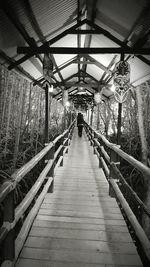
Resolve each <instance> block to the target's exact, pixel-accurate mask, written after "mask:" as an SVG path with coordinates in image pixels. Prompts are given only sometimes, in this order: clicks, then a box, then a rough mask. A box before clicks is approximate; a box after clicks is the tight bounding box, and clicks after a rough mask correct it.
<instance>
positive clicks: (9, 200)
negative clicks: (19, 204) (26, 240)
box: [3, 190, 15, 266]
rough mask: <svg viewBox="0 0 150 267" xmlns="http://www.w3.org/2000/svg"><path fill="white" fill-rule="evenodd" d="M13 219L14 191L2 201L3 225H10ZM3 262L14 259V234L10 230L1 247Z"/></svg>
mask: <svg viewBox="0 0 150 267" xmlns="http://www.w3.org/2000/svg"><path fill="white" fill-rule="evenodd" d="M14 217H15V204H14V190H13V191H11V192H10V193H9V194H8V196H7V197H6V199H5V201H4V224H6V225H7V224H12V223H13V221H14ZM3 255H4V260H5V261H8V262H13V261H14V259H15V232H14V229H11V230H10V231H9V233H8V235H7V236H6V239H5V241H4V246H3ZM9 266H11V265H9Z"/></svg>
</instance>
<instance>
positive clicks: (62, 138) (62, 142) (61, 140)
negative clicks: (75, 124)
mask: <svg viewBox="0 0 150 267" xmlns="http://www.w3.org/2000/svg"><path fill="white" fill-rule="evenodd" d="M60 145H62V149H61V151H60V157H62V160H61V162H60V166H63V164H64V157H63V154H64V136H62V137H61V139H60Z"/></svg>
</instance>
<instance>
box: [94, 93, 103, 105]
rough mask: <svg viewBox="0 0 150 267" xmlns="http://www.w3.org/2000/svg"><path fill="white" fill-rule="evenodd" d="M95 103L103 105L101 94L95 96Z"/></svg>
mask: <svg viewBox="0 0 150 267" xmlns="http://www.w3.org/2000/svg"><path fill="white" fill-rule="evenodd" d="M94 101H95V103H96V104H97V105H98V104H100V103H101V101H102V97H101V93H100V92H98V93H95V94H94Z"/></svg>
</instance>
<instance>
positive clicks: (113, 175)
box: [85, 123, 150, 262]
mask: <svg viewBox="0 0 150 267" xmlns="http://www.w3.org/2000/svg"><path fill="white" fill-rule="evenodd" d="M85 131H86V133H87V136H88V138H89V141H90V143H91V145H92V146H93V152H94V154H96V155H97V157H98V160H99V167H101V168H102V169H103V171H104V173H105V176H106V178H107V180H108V182H109V194H110V196H111V197H116V199H117V201H118V203H119V205H120V208H121V210H122V212H123V214H124V216H125V219H126V221H127V223H128V224H129V228H130V229H131V232H134V237H135V242H137V243H138V245H139V246H140V248H142V253H143V255H144V256H143V257H144V258H145V260H146V262H147V261H149V262H150V241H149V239H148V237H147V235H146V234H145V232H144V230H143V227H142V223H141V221H142V220H141V216H142V215H143V214H145V215H146V216H147V218H148V219H150V210H149V209H148V208H147V206H146V205H145V204H144V203H143V202H142V201H141V199H140V198H139V197H138V195H137V194H136V192H135V191H134V190H133V189H132V188H131V187H130V185H129V184H128V183H127V182H126V179H125V178H124V177H123V175H122V173H121V171H120V159H123V160H124V161H126V162H128V163H129V164H130V165H132V166H133V167H134V169H136V170H137V171H138V172H139V173H140V174H141V176H144V177H145V179H146V181H148V182H149V180H150V168H148V167H147V166H145V165H144V164H143V163H141V162H139V161H138V160H136V159H135V158H134V157H132V156H130V155H128V154H127V153H125V152H124V151H122V150H121V149H120V147H119V146H118V145H116V144H113V143H110V142H109V141H108V140H107V139H106V138H105V137H104V136H103V135H102V134H100V133H98V132H96V131H95V130H94V129H93V128H92V127H91V126H89V125H88V124H87V123H85ZM124 192H126V194H124ZM131 202H134V206H135V209H134V211H135V210H137V213H136V214H135V212H133V210H132V209H131ZM129 203H130V205H129ZM149 222H150V220H149Z"/></svg>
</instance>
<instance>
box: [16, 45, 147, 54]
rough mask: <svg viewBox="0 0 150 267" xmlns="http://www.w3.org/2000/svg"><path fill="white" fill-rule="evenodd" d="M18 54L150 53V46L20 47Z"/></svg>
mask: <svg viewBox="0 0 150 267" xmlns="http://www.w3.org/2000/svg"><path fill="white" fill-rule="evenodd" d="M17 52H18V54H33V55H37V54H45V53H50V54H122V53H124V54H130V55H150V48H129V47H84V48H83V47H47V46H44V45H43V46H42V47H35V48H32V47H18V48H17Z"/></svg>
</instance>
